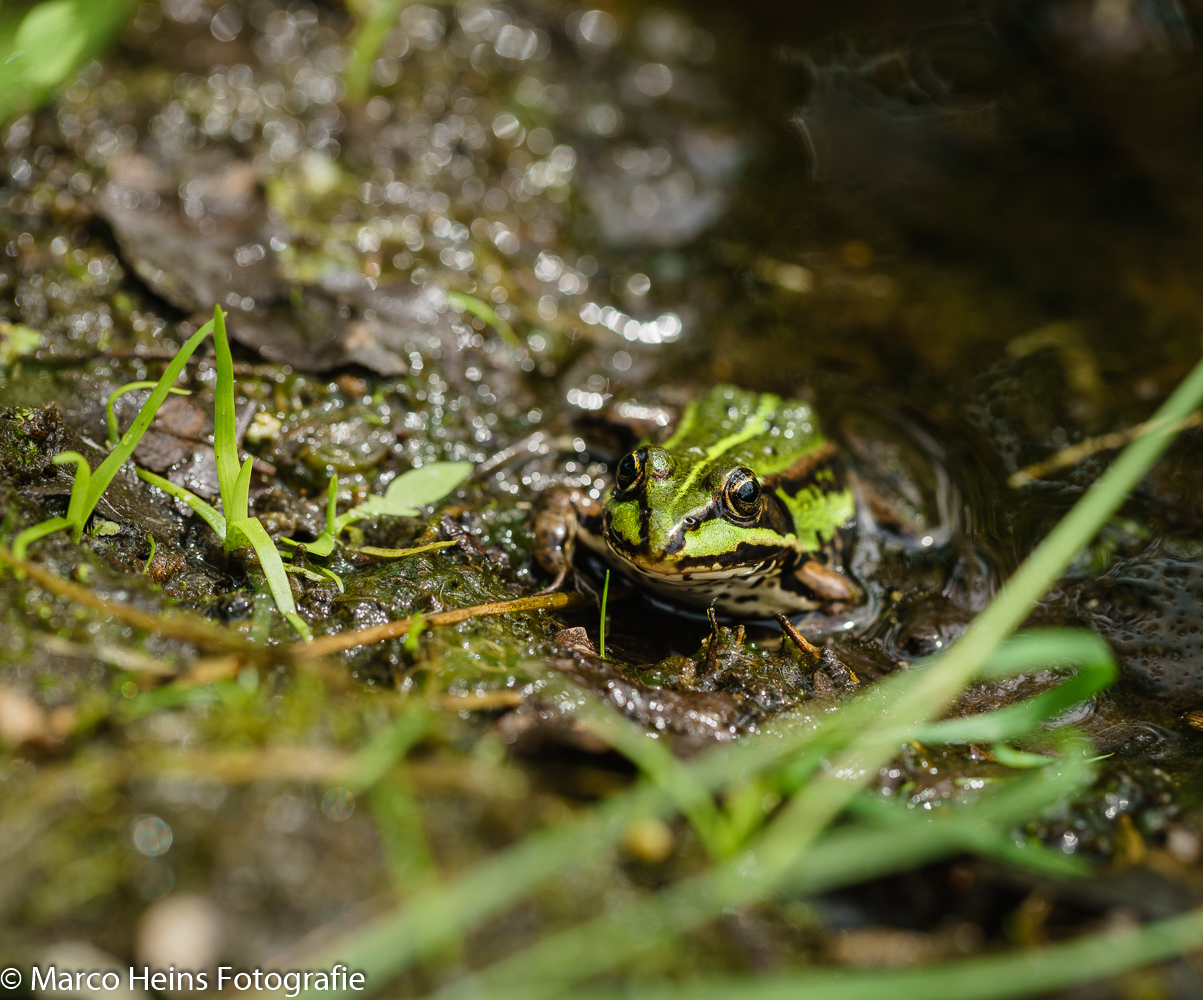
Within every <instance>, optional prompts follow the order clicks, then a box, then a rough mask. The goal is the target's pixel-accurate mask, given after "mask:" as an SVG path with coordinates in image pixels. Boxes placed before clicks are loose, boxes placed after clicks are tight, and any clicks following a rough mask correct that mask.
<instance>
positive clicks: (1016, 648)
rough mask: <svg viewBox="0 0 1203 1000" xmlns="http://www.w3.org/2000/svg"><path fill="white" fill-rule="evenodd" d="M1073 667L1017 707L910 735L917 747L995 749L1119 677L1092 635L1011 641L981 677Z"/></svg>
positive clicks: (1039, 634) (1035, 635)
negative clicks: (939, 745)
mask: <svg viewBox="0 0 1203 1000" xmlns="http://www.w3.org/2000/svg"><path fill="white" fill-rule="evenodd" d="M1069 664H1075V665H1076V667H1077V671H1076V672H1075V673H1073V674H1072V675H1071V676H1069V677H1068V678H1066V679H1065V680H1064V681H1062V682H1061V683H1060V684H1057V685H1056V686H1054V687H1052V688H1050V689H1049V690H1047V691H1042V692H1041V693H1040V694H1038V695H1035V696H1033V697H1031V698H1026V699H1024V700H1023V701H1021V702H1019V703H1018V704H1017V705H1012V706H1010V707H1009V708H1003V709H998V710H997V711H993V712H984V713H981V714H979V715H971V716H968V717H966V718H961V719H947V720H944V721H942V722H932V723H928V724H927V725H925V726H923V727H921V728H920V729H919V730H918V731H917V732H916V733H915V737H914V738H915V739H917V740H919V742H921V743H924V742H926V743H996V742H998V741H1000V740H1008V739H1015V738H1018V737H1021V736H1023V735H1025V734H1029V733H1031V732H1033V731H1034V730H1035V729H1036V728H1037V727H1039V726H1040V725H1041V724H1042V723H1043V722H1044V721H1045V720H1046V719H1051V718H1053V717H1054V716H1056V715H1059V714H1060V713H1061V712H1063V711H1065V710H1066V709H1068V708H1072V707H1073V706H1074V705H1077V704H1079V703H1080V702H1083V701H1085V700H1086V699H1087V698H1089V697H1091V696H1092V695H1094V694H1097V693H1098V692H1099V691H1101V690H1103V689H1104V688H1105V687H1107V686H1109V685H1110V684H1111V682H1112V681H1114V680H1115V677H1116V675H1117V673H1118V671H1119V668H1118V666H1117V665H1116V662H1115V657H1114V656H1112V654H1111V650H1110V648H1109V647H1108V646H1107V644H1106V643H1105V642H1103V640H1102V639H1100V638H1099V637H1098V636H1097V635H1095V634H1094V633H1093V632H1085V631H1080V630H1077V629H1041V630H1039V631H1034V632H1027V633H1024V634H1021V635H1017V636H1015V637H1014V638H1013V639H1011V640H1010V641H1009V642H1007V643H1005V644H1004V645H1003V646H1002V647H1000V648H999V650H998V651H997V652H996V653H994V655H993V656H991V657H990V659H989V660H987V661H986V665H985V667H984V668H983V671H982V675H981V676H983V677H987V678H990V679H1002V678H1005V677H1012V676H1014V675H1015V674H1019V673H1023V672H1024V671H1025V670H1032V669H1035V668H1037V667H1046V668H1047V667H1054V668H1056V667H1059V666H1067V665H1069Z"/></svg>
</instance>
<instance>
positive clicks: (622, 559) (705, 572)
mask: <svg viewBox="0 0 1203 1000" xmlns="http://www.w3.org/2000/svg"><path fill="white" fill-rule="evenodd" d="M606 550H607V551H606V552H605V553H603V554H606V555H610V556H612V557H613V558H614V559H615V560H616V561H617V562H618V563H619V564H620V566H621V567H622V568H624V569H630V570H633V571H635V572H636V573H638V574H639V575H641V576H644V577H647V578H649V579H652V580H655V581H657V582H660V583H695V582H707V581H714V580H730V579H733V578H737V577H759V576H765V575H767V574H769V573H772V572H774V571H776V570H779V569H780V568H781V565H782V562H783V560H784V559H785V558H786V556H787V555H788V553H787V552H783V551H782V550H781V549H780V548H779V547H777V546H772V545H757V544H754V543H751V542H745V543H741V544H740V545H738V546H736V547H735V548H734V549H732V550H731V551H730V552H724V553H722V554H720V555H717V556H672V555H668V556H664V555H660V556H657V554H655V553H652V552H648V551H645V550H634V549H630V548H628V547H627V546H625V545H623V544H622V543H621V542H619V541H617V540H615V539H613V538H607V539H606Z"/></svg>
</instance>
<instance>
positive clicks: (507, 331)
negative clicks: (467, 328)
mask: <svg viewBox="0 0 1203 1000" xmlns="http://www.w3.org/2000/svg"><path fill="white" fill-rule="evenodd" d="M447 301H448V302H450V303H451V304H452V305H454V306H457V307H458V308H460V309H462V310H463V311H464V312H466V313H471V314H472V315H473V316H477V317H479V318H480V319H483V320H484V321H485V322H486V323H488V324H489V326H491V327H492V328H493V329H494V330H496V331H497V332H498V333H499V334H501V337H502V339H503V340H504V341H505V342H506V343H507V344H509V345H510V347H513V348H515V349H519V350H520V349H521V348H522V342H521V341H520V340H519V339H518V334H516V333H515V332H514V328H513V327H512V326H510V324H509V323H507V322H506V321H505V320H503V319H502V318H501V317H500V316H498V315H497V310H496V309H494V308H493V307H492V306H491V305H489V304H488V303H487V302H484V301H482V300H481V299H478V298H477V297H476V296H475V295H467V294H465V293H464V292H448V293H447Z"/></svg>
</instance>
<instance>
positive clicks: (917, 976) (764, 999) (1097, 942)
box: [574, 909, 1203, 1000]
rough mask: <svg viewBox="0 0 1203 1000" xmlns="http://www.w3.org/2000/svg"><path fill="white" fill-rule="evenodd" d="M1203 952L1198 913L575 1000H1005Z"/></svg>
mask: <svg viewBox="0 0 1203 1000" xmlns="http://www.w3.org/2000/svg"><path fill="white" fill-rule="evenodd" d="M1200 947H1203V909H1196V910H1190V911H1189V912H1187V913H1183V914H1179V915H1178V916H1174V917H1167V918H1165V919H1162V920H1157V921H1154V922H1152V923H1149V924H1145V925H1144V926H1143V927H1133V928H1126V929H1124V930H1117V931H1106V932H1103V933H1099V934H1090V935H1087V936H1086V937H1082V938H1079V939H1078V940H1077V941H1072V942H1069V943H1068V944H1058V945H1053V946H1051V947H1047V948H1042V949H1040V950H1038V951H1024V952H1019V953H1014V954H1009V955H990V956H985V957H981V958H968V959H961V960H959V961H955V962H946V963H943V964H940V965H928V966H920V967H918V968H911V969H890V970H882V971H873V972H850V971H842V970H823V971H818V972H806V973H801V974H780V973H778V974H773V975H767V976H757V977H756V978H755V979H752V978H728V977H724V978H722V979H717V980H710V981H707V982H697V983H682V984H674V985H666V984H663V983H631V984H629V985H628V986H626V987H624V988H619V989H599V990H587V991H578V992H576V993H574V996H575V997H576V998H577V1000H635V998H638V1000H799V998H802V997H805V1000H879V998H881V997H889V998H890V1000H931V998H932V997H942V998H945V1000H1009V998H1012V997H1030V996H1037V995H1040V996H1044V995H1046V994H1050V993H1053V992H1055V991H1059V990H1062V989H1065V988H1067V987H1070V986H1074V985H1076V984H1081V983H1091V982H1096V981H1098V980H1100V979H1105V978H1107V977H1110V976H1115V975H1118V974H1120V973H1122V972H1127V971H1128V970H1130V969H1136V968H1140V967H1141V966H1143V965H1150V964H1152V963H1154V962H1161V961H1165V960H1166V959H1169V958H1173V957H1174V956H1176V955H1181V954H1184V953H1186V952H1190V951H1194V950H1196V949H1198V948H1200Z"/></svg>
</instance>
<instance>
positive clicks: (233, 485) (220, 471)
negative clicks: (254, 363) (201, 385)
mask: <svg viewBox="0 0 1203 1000" xmlns="http://www.w3.org/2000/svg"><path fill="white" fill-rule="evenodd" d="M212 325H213V347H214V353H215V355H216V358H215V360H216V368H217V383H216V385H215V386H214V391H213V454H214V457H215V458H216V460H217V485H218V489H219V490H220V491H221V506H222V510H223V511H224V513H225V516H226V520H227V521H228V522H230V523H231V524H232V523H233V522H235V521H238V520H241V519H242V518H244V517H246V515H247V512H246V510H244V509H240V508H239V507H238V504H237V501H236V491H237V488H238V477H239V475H240V474H241V472H242V470H241V468H239V462H238V431H237V429H236V427H235V424H236V422H237V419H236V415H235V412H234V358H233V356H232V355H231V354H230V341H229V338H228V337H227V336H226V319H225V314H224V313H223V312H222V309H221V306H215V307H214V309H213V323H212Z"/></svg>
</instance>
